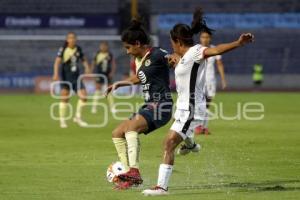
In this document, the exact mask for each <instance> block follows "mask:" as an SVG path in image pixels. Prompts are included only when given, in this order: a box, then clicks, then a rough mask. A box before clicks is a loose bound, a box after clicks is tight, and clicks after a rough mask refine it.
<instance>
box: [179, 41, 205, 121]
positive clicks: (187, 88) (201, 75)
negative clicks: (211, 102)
mask: <svg viewBox="0 0 300 200" xmlns="http://www.w3.org/2000/svg"><path fill="white" fill-rule="evenodd" d="M206 48H207V47H204V46H202V45H200V44H197V45H195V46H192V47H191V48H189V50H188V51H187V52H186V53H185V54H184V56H183V57H182V58H181V59H180V60H179V62H178V64H177V66H176V68H175V81H176V90H177V93H178V97H177V103H176V109H179V110H188V111H190V115H191V116H192V117H193V118H197V116H200V117H201V118H202V117H203V114H205V109H206V105H205V104H206V102H205V95H204V93H205V73H206V59H205V57H204V50H205V49H206Z"/></svg>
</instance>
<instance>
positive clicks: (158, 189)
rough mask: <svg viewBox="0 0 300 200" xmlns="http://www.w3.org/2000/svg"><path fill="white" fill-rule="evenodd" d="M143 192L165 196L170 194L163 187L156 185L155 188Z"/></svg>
mask: <svg viewBox="0 0 300 200" xmlns="http://www.w3.org/2000/svg"><path fill="white" fill-rule="evenodd" d="M142 194H143V195H145V196H163V195H168V194H169V192H168V190H165V189H164V188H162V187H159V186H155V187H154V188H151V189H147V190H144V191H143V192H142Z"/></svg>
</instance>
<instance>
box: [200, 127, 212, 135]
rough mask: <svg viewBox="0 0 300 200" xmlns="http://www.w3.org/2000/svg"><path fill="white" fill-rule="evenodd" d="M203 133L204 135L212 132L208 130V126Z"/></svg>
mask: <svg viewBox="0 0 300 200" xmlns="http://www.w3.org/2000/svg"><path fill="white" fill-rule="evenodd" d="M202 134H204V135H210V134H211V132H210V131H209V130H208V128H204V129H203V131H202Z"/></svg>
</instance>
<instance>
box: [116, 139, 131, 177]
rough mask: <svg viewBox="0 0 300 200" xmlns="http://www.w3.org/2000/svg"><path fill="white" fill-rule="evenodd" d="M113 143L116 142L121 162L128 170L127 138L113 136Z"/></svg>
mask: <svg viewBox="0 0 300 200" xmlns="http://www.w3.org/2000/svg"><path fill="white" fill-rule="evenodd" d="M112 140H113V143H114V144H115V147H116V150H117V153H118V156H119V159H120V161H121V163H122V164H123V165H124V166H125V167H126V171H127V170H128V168H129V167H128V165H129V164H128V154H127V142H126V139H125V138H113V139H112Z"/></svg>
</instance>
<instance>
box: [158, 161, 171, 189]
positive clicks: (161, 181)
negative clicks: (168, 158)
mask: <svg viewBox="0 0 300 200" xmlns="http://www.w3.org/2000/svg"><path fill="white" fill-rule="evenodd" d="M172 171H173V165H168V164H160V166H159V171H158V180H157V186H159V187H161V188H163V189H165V190H168V185H169V180H170V177H171V174H172Z"/></svg>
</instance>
